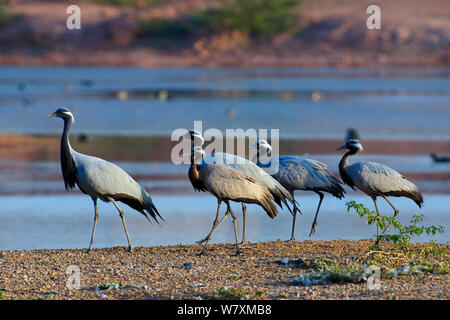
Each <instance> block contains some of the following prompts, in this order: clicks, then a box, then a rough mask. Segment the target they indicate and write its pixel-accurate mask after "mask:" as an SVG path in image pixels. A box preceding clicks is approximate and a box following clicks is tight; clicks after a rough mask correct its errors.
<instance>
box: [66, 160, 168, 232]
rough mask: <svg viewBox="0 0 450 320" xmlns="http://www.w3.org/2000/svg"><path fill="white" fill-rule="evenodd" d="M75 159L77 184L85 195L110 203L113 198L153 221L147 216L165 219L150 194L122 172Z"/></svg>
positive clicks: (97, 162) (112, 166)
mask: <svg viewBox="0 0 450 320" xmlns="http://www.w3.org/2000/svg"><path fill="white" fill-rule="evenodd" d="M73 156H74V159H75V161H76V163H77V184H78V186H79V187H80V189H81V190H82V191H83V192H85V193H87V194H89V195H90V196H91V197H93V198H100V199H102V200H103V201H106V202H109V201H110V200H111V198H112V199H114V200H118V201H121V202H123V203H125V204H127V205H129V206H130V207H131V208H133V209H135V210H137V211H139V212H140V213H142V214H143V215H144V216H145V217H146V218H147V220H149V221H150V219H149V217H148V215H147V213H148V214H150V216H151V217H152V218H153V219H154V220H155V221H156V222H158V220H157V216H159V217H160V218H161V219H162V217H161V215H160V214H159V212H158V210H157V209H156V207H155V205H154V204H153V201H152V199H151V197H150V195H149V194H148V193H147V191H146V190H145V189H144V188H142V187H141V186H140V185H139V184H138V183H137V182H136V181H135V180H134V179H133V178H132V177H131V176H130V175H129V174H128V173H126V172H125V171H124V170H123V169H122V168H120V167H119V166H117V165H115V164H114V163H111V162H108V161H105V160H103V159H100V158H97V157H92V156H88V155H85V154H81V153H78V152H73ZM163 220H164V219H163ZM158 223H159V222H158Z"/></svg>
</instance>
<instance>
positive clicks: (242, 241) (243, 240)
mask: <svg viewBox="0 0 450 320" xmlns="http://www.w3.org/2000/svg"><path fill="white" fill-rule="evenodd" d="M239 244H247V240H245V239H242V240H241V242H239Z"/></svg>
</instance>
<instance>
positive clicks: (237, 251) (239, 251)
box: [232, 248, 241, 256]
mask: <svg viewBox="0 0 450 320" xmlns="http://www.w3.org/2000/svg"><path fill="white" fill-rule="evenodd" d="M240 253H241V250H239V248H238V249H236V252H235V253H234V254H232V256H238V255H239V254H240Z"/></svg>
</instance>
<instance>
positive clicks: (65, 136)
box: [61, 119, 73, 153]
mask: <svg viewBox="0 0 450 320" xmlns="http://www.w3.org/2000/svg"><path fill="white" fill-rule="evenodd" d="M72 123H73V121H72V120H71V119H70V120H68V119H64V130H63V133H62V136H61V153H62V152H63V151H64V152H69V153H70V151H71V149H72V147H71V146H70V141H69V131H70V127H71V126H72Z"/></svg>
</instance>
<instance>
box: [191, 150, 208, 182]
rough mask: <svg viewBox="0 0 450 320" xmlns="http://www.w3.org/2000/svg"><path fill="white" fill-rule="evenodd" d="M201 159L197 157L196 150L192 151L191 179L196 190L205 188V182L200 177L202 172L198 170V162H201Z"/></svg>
mask: <svg viewBox="0 0 450 320" xmlns="http://www.w3.org/2000/svg"><path fill="white" fill-rule="evenodd" d="M200 160H201V158H200V159H196V158H195V155H194V152H192V153H191V166H190V167H189V172H188V176H189V180H190V181H191V183H192V186H193V187H194V190H205V188H204V186H203V183H202V181H201V178H200V172H199V170H198V163H199V162H200Z"/></svg>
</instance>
